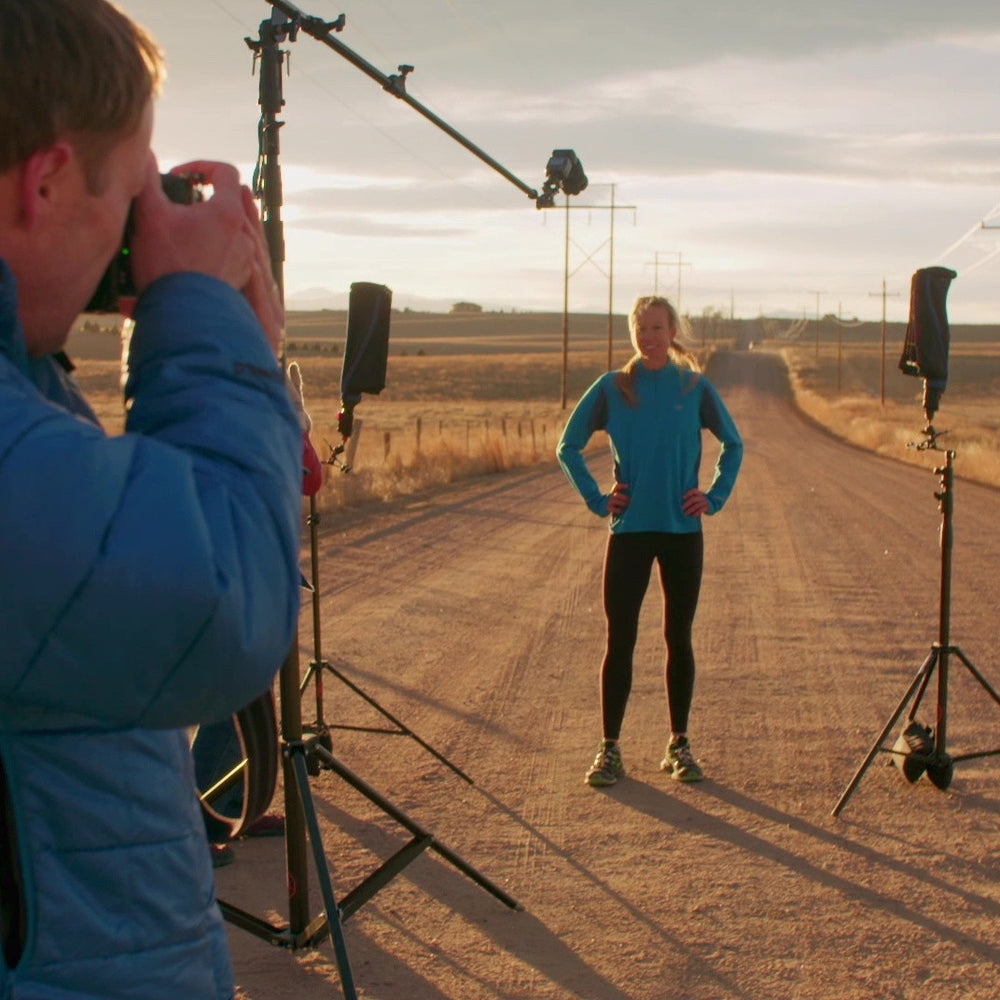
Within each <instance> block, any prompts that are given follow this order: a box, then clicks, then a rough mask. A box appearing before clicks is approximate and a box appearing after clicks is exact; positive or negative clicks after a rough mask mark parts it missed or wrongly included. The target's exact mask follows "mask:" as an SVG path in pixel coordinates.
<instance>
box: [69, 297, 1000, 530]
mask: <svg viewBox="0 0 1000 1000" xmlns="http://www.w3.org/2000/svg"><path fill="white" fill-rule="evenodd" d="M88 325H89V326H90V327H91V329H88V330H86V331H78V332H77V333H75V334H74V336H73V338H72V339H71V342H70V351H71V353H72V354H73V356H74V358H76V359H77V364H78V378H79V381H80V382H81V384H82V386H83V388H84V390H85V392H86V393H87V395H88V397H89V398H90V399H91V401H92V402H93V403H94V404H95V406H96V408H97V410H98V413H99V415H100V416H101V419H102V421H103V422H104V423H105V426H106V427H108V428H109V430H111V431H112V432H115V431H118V430H120V428H121V426H122V422H123V415H122V409H121V402H120V391H119V388H118V386H119V360H118V354H119V346H118V338H117V336H115V334H114V332H113V330H112V329H111V328H110V327H108V328H105V329H104V330H103V331H98V330H96V329H94V328H93V327H94V326H95V324H93V323H91V324H88ZM692 327H693V329H692V334H691V337H690V341H689V343H690V346H692V347H693V348H694V349H695V350H696V351H697V352H698V353H699V354H700V355H701V356H702V358H703V359H705V360H707V359H708V358H709V357H710V355H711V353H712V351H713V350H714V349H716V348H718V347H732V346H736V345H748V344H750V343H753V344H754V348H753V349H755V350H769V351H770V350H774V351H778V352H779V353H780V354H781V356H782V358H783V359H784V361H785V363H786V364H787V366H788V369H789V372H790V376H791V381H792V386H793V388H794V391H795V397H796V402H797V405H798V406H799V408H800V409H801V410H802V411H803V412H804V413H806V414H807V415H808V416H810V417H811V418H812V419H813V420H815V421H816V422H817V423H818V424H820V425H822V426H823V427H825V428H826V429H827V430H829V431H830V432H831V433H833V434H835V435H837V436H838V437H841V438H843V439H844V440H847V441H849V442H851V443H852V444H855V445H857V446H858V447H861V448H864V449H866V450H870V451H875V452H877V453H879V454H882V455H885V456H888V457H891V458H895V459H898V460H900V461H912V462H918V463H919V462H921V460H922V457H921V454H920V453H919V452H916V451H915V450H914V449H913V448H912V447H910V445H911V444H912V443H913V442H915V441H919V440H920V439H921V433H920V432H921V430H922V428H923V426H924V418H923V412H922V409H921V391H922V382H921V380H920V379H915V378H912V377H907V376H905V375H903V374H902V373H901V372H900V371H899V370H898V368H897V365H896V362H897V360H898V355H899V351H900V349H901V346H902V341H903V335H904V328H903V326H902V325H900V324H896V325H893V326H890V327H889V330H888V333H887V337H886V343H887V346H886V350H885V355H884V363H883V352H882V348H881V337H880V330H879V327H878V325H877V324H866V325H863V326H861V327H859V328H851V329H848V328H842V329H840V330H838V328H837V326H836V324H835V323H832V322H828V323H826V324H825V325H821V327H820V331H819V333H820V335H819V337H818V338H815V337H814V334H813V331H812V330H810V329H807V331H806V333H805V334H804V335H800V337H799V339H798V340H796V341H790V340H786V339H782V336H781V332H782V331H781V327H782V324H780V323H778V322H776V321H768V320H763V319H762V320H734V321H720V320H719V319H718V318H716V319H714V320H712V321H711V323H709V321H708V320H702V319H701V318H698V317H696V318H695V319H694V320H693V321H692ZM345 330H346V314H345V313H343V312H336V311H319V312H311V313H292V314H290V315H289V323H288V329H287V334H286V354H287V357H288V359H289V360H295V361H297V362H298V364H299V366H300V368H301V370H302V374H303V380H304V386H305V393H306V404H307V408H308V410H309V412H310V415H311V417H312V420H313V426H314V430H313V434H312V438H313V443H314V444H315V446H316V448H317V451H319V452H320V454H321V457H323V458H324V459H325V458H327V457H328V456H329V455H330V453H331V450H332V448H333V446H334V445H335V444H337V443H339V440H340V439H339V436H338V435H337V431H336V427H337V412H338V410H339V408H340V395H339V380H340V370H341V364H342V352H343V342H344V332H345ZM567 332H568V350H567V353H566V358H567V362H566V371H565V378H566V397H567V401H568V406H567V409H566V410H564V409H563V407H562V405H561V398H562V380H563V317H562V315H561V314H558V313H483V314H473V315H440V314H428V313H413V312H409V311H404V312H401V313H394V314H393V318H392V325H391V334H390V352H389V365H388V374H387V380H386V389H385V390H384V391H383V393H381V394H380V395H379V396H366V397H365V398H364V399H363V400H362V402H361V403H360V404H359V405H358V407H357V409H356V410H355V428H356V430H355V439H356V442H355V443H356V445H357V449H356V453H355V455H354V457H353V462H352V467H351V474H350V475H343V474H342V472H341V470H340V469H339V467H335V466H333V465H331V466H330V467H329V474H328V476H327V480H326V483H325V485H324V487H323V491H322V493H321V495H320V498H319V508H320V510H325V509H338V508H343V507H346V506H352V505H355V504H358V503H362V502H365V501H368V500H388V499H392V498H393V497H395V496H399V495H405V494H410V493H414V492H418V491H420V490H423V489H427V488H432V487H434V486H436V485H443V484H446V483H449V482H452V481H455V480H457V479H461V478H466V477H469V476H476V475H482V474H486V473H492V472H500V471H504V470H506V469H511V468H516V467H519V466H523V465H527V464H531V463H534V462H537V461H540V460H541V461H549V460H550V459H551V456H552V451H553V447H554V445H555V442H556V440H557V438H558V436H559V433H560V431H561V429H562V425H563V423H564V421H565V418H566V416H567V414H568V409H569V408H570V407H572V404H573V402H574V401H575V400H576V399H577V398H578V397H579V395H580V394H581V393H582V391H583V390H584V389H585V388H586V387H587V386H588V385H589V384H590V383H591V382H592V381H593V379H595V378H596V377H597V376H598V375H599V374H600V373H601V372H603V371H605V370H607V367H608V359H609V343H608V341H609V334H608V318H607V316H602V315H571V316H570V317H569V319H568V331H567ZM630 353H631V347H630V345H629V340H628V332H627V325H626V320H625V317H624V316H615V317H614V321H613V324H612V331H611V346H610V357H611V362H612V365H613V366H618V365H619V364H622V363H624V361H625V360H627V358H628V357H629V355H630ZM949 367H950V371H949V385H948V389H947V391H946V392H945V394H944V396H943V399H942V404H941V409H940V411H939V413H938V415H937V417H936V418H935V426H936V428H937V429H938V431H947V434H946V435H942V436H941V437H940V443H941V444H942V446H944V447H947V448H953V449H955V451H956V453H957V455H958V458H957V460H956V471H957V474H958V475H959V476H960V477H964V478H967V479H971V480H974V481H978V482H981V483H985V484H987V485H992V486H1000V445H998V438H997V429H998V427H1000V407H997V405H996V398H997V395H998V390H1000V329H998V328H992V327H956V328H953V330H952V344H951V353H950V366H949ZM883 392H884V402H883Z"/></svg>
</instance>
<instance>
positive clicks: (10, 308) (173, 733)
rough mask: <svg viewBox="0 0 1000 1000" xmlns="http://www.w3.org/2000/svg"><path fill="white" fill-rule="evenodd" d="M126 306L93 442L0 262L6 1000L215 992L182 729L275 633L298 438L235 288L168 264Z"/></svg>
mask: <svg viewBox="0 0 1000 1000" xmlns="http://www.w3.org/2000/svg"><path fill="white" fill-rule="evenodd" d="M135 320H136V325H135V330H134V333H133V336H132V341H131V347H130V361H129V375H128V380H127V383H126V387H125V395H126V400H127V405H128V407H129V409H128V416H127V421H126V433H125V434H124V435H122V436H119V437H114V438H109V437H107V436H106V435H105V434H104V432H103V431H102V430H101V429H100V428H99V427H98V426H96V423H95V422H94V421H93V415H92V414H91V413H90V410H89V408H88V407H87V406H86V404H85V403H84V402H83V400H82V397H80V395H79V393H78V392H77V391H76V389H75V385H74V383H73V382H72V380H71V379H70V378H68V377H67V376H66V375H65V373H64V372H63V371H62V370H61V369H60V368H59V366H58V365H57V364H56V362H55V360H54V359H29V358H28V357H27V355H26V352H25V347H24V341H23V336H22V333H21V330H20V327H19V324H18V322H17V318H16V290H15V288H14V281H13V278H12V276H11V274H10V272H9V270H8V269H7V268H6V266H5V265H3V262H2V261H0V517H2V524H0V765H2V767H0V838H2V839H0V907H2V908H0V915H2V917H3V921H4V929H5V931H6V933H5V942H4V943H5V955H4V956H0V998H2V1000H9V998H14V1000H17V998H25V1000H27V998H31V1000H56V998H58V1000H69V998H73V1000H78V998H79V1000H82V998H93V1000H98V998H99V1000H112V998H126V997H128V998H142V1000H160V998H162V1000H217V998H222V997H230V996H232V993H233V983H232V971H231V968H230V964H229V957H228V949H227V945H226V939H225V932H224V926H223V924H222V920H221V916H220V914H219V910H218V907H217V905H216V903H215V898H214V882H213V875H212V868H211V862H210V858H209V853H208V847H207V844H206V838H205V829H204V823H203V821H202V817H201V814H200V811H199V806H198V804H197V800H196V792H195V785H194V779H193V774H192V765H191V755H190V751H189V746H188V736H187V732H186V730H185V729H184V728H182V727H187V726H191V725H194V724H197V723H203V722H210V721H214V720H218V719H222V718H225V717H226V716H228V715H229V714H230V713H232V712H234V711H236V710H237V709H239V708H240V707H241V706H243V705H245V704H247V703H248V702H249V701H251V700H253V699H254V698H255V697H257V696H258V695H260V694H261V693H262V692H263V691H265V690H266V689H267V688H268V687H269V685H270V684H271V683H272V680H273V677H274V674H275V672H276V671H277V669H278V667H279V666H280V664H281V662H282V660H283V659H284V657H285V655H286V653H287V651H288V649H289V646H290V643H291V639H292V635H293V633H294V630H295V627H296V620H297V610H298V609H297V601H298V592H299V591H298V587H299V570H298V554H299V524H300V518H301V480H302V472H301V463H300V459H301V447H302V444H301V434H300V431H299V427H298V423H297V420H296V417H295V414H294V411H293V410H292V407H291V405H290V403H289V401H288V397H287V393H286V389H285V385H284V378H283V375H282V372H281V370H280V367H279V366H278V365H277V364H276V362H275V360H274V357H273V354H272V353H271V351H270V349H269V347H268V345H267V343H266V341H265V339H264V337H263V334H262V332H261V331H260V327H259V325H258V323H257V321H256V319H255V317H254V315H253V313H252V312H251V310H250V309H249V307H248V306H247V305H246V303H245V302H244V300H243V298H242V297H241V296H239V295H238V294H237V293H235V292H234V291H232V290H231V289H229V288H228V287H226V286H225V285H223V284H222V283H220V282H217V281H214V280H213V279H210V278H207V277H204V276H199V275H191V274H186V275H173V276H171V277H168V278H163V279H161V280H160V281H158V282H156V283H154V284H153V285H152V286H151V287H150V288H149V289H148V290H147V291H146V292H145V293H144V294H143V296H142V297H141V299H140V300H139V303H138V307H137V311H136V314H135ZM4 958H5V960H4Z"/></svg>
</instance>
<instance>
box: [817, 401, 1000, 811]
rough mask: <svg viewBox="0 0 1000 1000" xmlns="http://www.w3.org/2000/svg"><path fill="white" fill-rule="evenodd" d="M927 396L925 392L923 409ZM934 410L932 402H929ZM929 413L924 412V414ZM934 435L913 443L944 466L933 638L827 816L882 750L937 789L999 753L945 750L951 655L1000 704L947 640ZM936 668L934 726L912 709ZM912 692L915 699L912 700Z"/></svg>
mask: <svg viewBox="0 0 1000 1000" xmlns="http://www.w3.org/2000/svg"><path fill="white" fill-rule="evenodd" d="M926 403H927V397H926V392H925V407H926ZM932 405H933V406H934V407H935V408H936V401H935V402H934V403H933V404H932ZM930 415H933V411H930V413H929V416H930ZM938 436H939V435H938V433H937V432H936V431H935V430H934V427H933V425H932V424H930V423H929V422H928V424H927V427H926V428H925V430H924V440H923V441H922V442H921V443H920V444H918V445H917V446H916V447H917V448H918V449H919V450H921V451H944V454H945V464H944V465H943V466H941V467H939V468H936V469H935V470H934V472H935V473H936V474H937V475H938V476H940V477H941V492H940V493H935V494H934V496H935V497H936V498H937V500H938V507H939V510H940V511H941V533H940V542H941V589H940V603H939V612H938V638H937V642H935V643H934V644H933V645H932V646H931V651H930V653H929V654H928V655H927V658H926V659H925V660H924V662H923V664H921V667H920V669H919V670H918V671H917V674H916V676H915V677H914V678H913V681H912V682H911V684H910V686H909V688H907V690H906V693H905V694H904V695H903V697H902V699H901V700H900V702H899V704H898V705H897V706H896V709H895V711H894V712H893V714H892V715H891V716H890V717H889V721H888V722H887V723H886V724H885V726H884V728H883V729H882V732H881V733H879V735H878V738H877V739H876V740H875V743H874V744H873V745H872V748H871V750H870V751H869V752H868V756H867V757H865V759H864V761H863V762H862V764H861V766H860V767H859V768H858V770H857V772H856V773H855V775H854V777H853V778H852V779H851V782H850V784H849V785H848V786H847V788H846V790H845V791H844V793H843V795H841V797H840V800H839V801H838V802H837V804H836V806H835V807H834V809H833V815H834V816H838V815H839V814H840V812H841V810H842V809H843V808H844V806H845V805H846V804H847V800H848V799H849V798H850V797H851V794H852V793H853V792H854V789H855V788H856V787H857V785H858V783H859V782H860V781H861V779H862V778H863V777H864V774H865V772H866V771H867V770H868V767H869V766H870V765H871V763H872V761H873V760H874V759H875V757H876V755H877V754H878V753H879V752H886V753H890V754H892V755H893V761H894V763H897V764H898V765H899V767H900V770H901V771H902V772H903V775H904V777H905V778H906V780H907V781H909V782H911V783H913V782H916V781H917V780H918V779H919V778H920V777H921V776H922V774H923V773H924V771H926V772H927V776H928V777H929V778H930V780H931V781H932V782H933V783H934V784H935V785H936V786H937V787H938V788H940V789H942V790H944V789H946V788H947V787H948V786H949V785H950V784H951V779H952V774H953V772H954V765H955V764H956V763H958V762H959V761H963V760H973V759H976V758H979V757H992V756H996V755H998V754H1000V748H998V749H996V750H986V751H980V752H977V753H965V754H956V755H952V754H949V753H948V748H947V737H948V680H949V676H948V674H949V666H950V659H951V657H952V656H953V655H954V656H956V657H957V658H958V660H959V662H960V663H961V664H962V665H963V666H964V667H965V668H966V669H967V670H968V671H969V673H971V674H972V676H973V677H974V678H975V679H976V680H977V681H978V682H979V684H980V686H981V687H982V688H983V689H984V690H985V691H986V693H987V694H988V695H989V696H990V697H991V698H992V699H993V701H994V702H996V703H997V704H998V705H1000V695H998V694H997V692H996V691H995V690H994V689H993V688H992V687H991V686H990V684H989V683H988V682H987V681H986V679H985V678H984V677H983V675H982V674H981V673H980V672H979V671H978V670H977V669H976V667H975V666H974V665H973V664H972V663H971V662H970V660H969V659H968V657H967V656H966V655H965V654H964V653H963V652H962V650H961V649H960V648H959V647H958V646H955V645H953V644H952V642H951V631H950V629H951V561H952V546H953V543H954V529H953V527H952V514H953V512H954V506H955V499H954V484H955V469H954V461H955V452H954V451H952V450H945V449H942V448H939V447H938V445H937V438H938ZM935 671H936V672H937V679H938V688H937V710H936V720H935V726H934V729H933V730H931V729H929V728H928V727H927V726H924V725H923V724H922V723H920V722H918V721H917V720H916V714H917V710H918V709H919V707H920V703H921V701H922V700H923V697H924V695H925V694H926V692H927V688H928V685H929V684H930V682H931V679H932V677H933V676H934V673H935ZM914 694H915V695H916V697H915V698H914ZM911 698H914V700H913V704H912V706H911V707H910V711H909V713H908V715H907V717H906V723H907V724H906V726H905V727H904V729H903V732H902V734H901V735H900V737H899V739H898V740H897V741H896V743H895V745H894V746H893V748H892V749H891V750H888V751H885V750H883V746H882V744H883V743H884V742H885V739H886V737H888V735H889V733H890V731H891V730H892V728H893V726H895V724H896V721H897V720H898V719H899V717H900V716H901V715H902V714H903V711H904V709H905V708H906V705H907V703H908V702H909V701H910V699H911Z"/></svg>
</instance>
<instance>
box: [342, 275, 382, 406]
mask: <svg viewBox="0 0 1000 1000" xmlns="http://www.w3.org/2000/svg"><path fill="white" fill-rule="evenodd" d="M391 309H392V291H391V290H390V289H388V288H386V286H385V285H376V284H373V283H372V282H370V281H356V282H354V284H352V285H351V295H350V300H349V305H348V312H347V342H346V344H345V345H344V365H343V368H342V369H341V373H340V398H341V399H342V400H343V401H344V402H345V403H356V402H358V401H359V400H360V399H361V394H362V393H363V392H367V393H371V394H372V395H378V393H380V392H381V391H382V390H383V389H384V388H385V371H386V365H387V363H388V358H389V315H390V312H391Z"/></svg>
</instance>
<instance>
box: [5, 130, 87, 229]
mask: <svg viewBox="0 0 1000 1000" xmlns="http://www.w3.org/2000/svg"><path fill="white" fill-rule="evenodd" d="M73 156H74V154H73V149H72V147H71V146H70V145H69V143H67V142H57V143H56V144H55V145H54V146H50V147H49V148H47V149H39V150H36V151H35V152H34V153H32V154H31V156H29V157H28V159H27V160H26V161H25V162H24V164H23V165H22V167H21V178H20V182H21V183H20V190H19V192H18V194H19V201H20V212H19V218H18V221H19V222H20V223H21V224H22V225H23V226H24V227H25V228H26V229H33V228H35V226H36V225H38V223H39V222H40V221H42V220H43V219H44V216H45V214H46V213H47V211H48V210H49V209H51V208H52V207H53V205H54V203H55V199H56V195H57V194H58V191H59V188H60V186H61V185H62V184H65V183H66V180H67V177H68V175H69V168H70V164H71V163H72V161H73Z"/></svg>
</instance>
